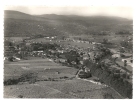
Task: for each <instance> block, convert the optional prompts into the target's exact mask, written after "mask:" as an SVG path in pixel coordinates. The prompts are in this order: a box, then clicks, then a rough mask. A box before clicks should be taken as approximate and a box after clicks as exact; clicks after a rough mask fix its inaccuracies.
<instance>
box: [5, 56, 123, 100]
mask: <svg viewBox="0 0 136 100" xmlns="http://www.w3.org/2000/svg"><path fill="white" fill-rule="evenodd" d="M76 72H77V69H74V68H70V67H66V66H62V65H59V64H56V63H54V62H52V61H51V60H50V59H42V58H31V59H29V60H22V61H18V62H8V61H5V66H4V81H6V80H9V79H11V80H12V79H18V78H20V77H21V76H22V75H24V77H26V76H27V75H28V76H31V74H30V73H32V77H31V79H29V78H27V80H26V81H20V82H18V83H17V84H12V85H5V86H4V97H5V98H92V99H96V98H122V97H121V96H120V95H119V94H118V93H117V92H116V91H114V90H113V89H111V88H110V87H106V86H103V85H98V84H94V83H91V82H87V81H84V80H82V79H77V78H76V77H75V74H76ZM25 75H26V76H25ZM33 79H35V80H33ZM105 95H107V96H105Z"/></svg>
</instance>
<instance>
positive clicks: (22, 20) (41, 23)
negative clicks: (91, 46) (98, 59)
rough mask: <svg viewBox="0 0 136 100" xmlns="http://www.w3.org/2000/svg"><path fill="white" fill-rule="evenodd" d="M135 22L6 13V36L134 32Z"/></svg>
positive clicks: (107, 18)
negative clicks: (133, 24)
mask: <svg viewBox="0 0 136 100" xmlns="http://www.w3.org/2000/svg"><path fill="white" fill-rule="evenodd" d="M132 23H133V21H132V20H128V19H125V18H119V17H107V16H77V15H56V14H45V15H29V14H25V13H22V12H18V11H10V10H5V11H4V35H5V36H32V35H39V34H42V35H81V34H84V35H91V34H98V35H99V34H100V32H102V31H107V32H109V33H111V32H117V31H122V30H125V31H131V32H132V31H133V26H132Z"/></svg>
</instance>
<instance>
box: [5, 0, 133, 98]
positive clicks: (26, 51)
mask: <svg viewBox="0 0 136 100" xmlns="http://www.w3.org/2000/svg"><path fill="white" fill-rule="evenodd" d="M86 4H87V2H86ZM3 11H4V18H3V19H4V30H3V34H4V43H3V45H4V46H3V48H4V53H3V56H4V60H3V63H4V65H3V66H4V67H3V98H5V99H6V98H8V99H14V98H16V99H19V98H23V99H26V98H30V99H31V98H33V99H133V95H134V94H133V8H132V7H131V6H126V5H125V6H121V5H116V6H114V5H109V6H107V5H89V4H88V5H86V6H81V5H77V6H76V5H60V6H57V5H56V6H52V5H5V6H4V10H3Z"/></svg>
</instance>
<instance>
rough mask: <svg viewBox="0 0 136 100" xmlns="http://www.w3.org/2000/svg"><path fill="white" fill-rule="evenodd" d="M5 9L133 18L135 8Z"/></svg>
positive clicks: (32, 12)
mask: <svg viewBox="0 0 136 100" xmlns="http://www.w3.org/2000/svg"><path fill="white" fill-rule="evenodd" d="M4 9H5V10H17V11H21V12H24V13H28V14H32V15H33V14H34V15H40V14H59V15H71V14H72V15H82V16H91V15H102V16H118V17H123V18H128V19H132V18H133V9H132V7H127V6H77V7H76V6H63V7H60V6H59V7H53V6H5V8H4Z"/></svg>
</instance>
